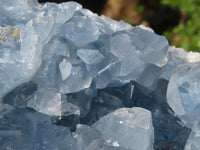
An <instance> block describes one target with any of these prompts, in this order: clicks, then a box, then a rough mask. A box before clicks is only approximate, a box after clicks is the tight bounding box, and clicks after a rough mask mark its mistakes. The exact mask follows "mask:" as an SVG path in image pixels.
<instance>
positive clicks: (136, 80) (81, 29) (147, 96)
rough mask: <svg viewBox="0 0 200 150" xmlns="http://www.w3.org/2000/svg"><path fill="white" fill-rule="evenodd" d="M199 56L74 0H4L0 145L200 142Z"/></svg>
mask: <svg viewBox="0 0 200 150" xmlns="http://www.w3.org/2000/svg"><path fill="white" fill-rule="evenodd" d="M199 62H200V54H199V53H192V52H189V53H188V52H185V51H184V50H183V49H181V48H176V47H171V46H169V44H168V41H167V40H166V39H165V37H163V36H159V35H157V34H155V33H154V31H153V30H152V29H150V28H147V27H144V26H138V27H133V26H131V25H129V24H127V23H125V22H123V21H119V22H118V21H114V20H111V19H109V18H106V17H105V16H98V15H96V14H94V13H92V12H91V11H89V10H87V9H83V8H82V6H81V5H80V4H78V3H75V2H68V3H61V4H55V3H45V4H39V3H38V2H37V0H12V1H11V0H0V100H1V103H0V150H153V149H155V150H161V149H163V150H164V149H173V150H183V149H184V150H198V149H200V136H199V135H200V134H199V132H200V91H199V89H200V76H199V75H200V71H199V68H200V63H199Z"/></svg>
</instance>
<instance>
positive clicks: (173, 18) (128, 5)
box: [39, 0, 200, 51]
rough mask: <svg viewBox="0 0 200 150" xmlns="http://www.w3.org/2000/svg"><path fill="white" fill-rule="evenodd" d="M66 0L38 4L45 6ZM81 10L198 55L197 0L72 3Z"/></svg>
mask: <svg viewBox="0 0 200 150" xmlns="http://www.w3.org/2000/svg"><path fill="white" fill-rule="evenodd" d="M47 1H49V2H56V3H61V2H66V1H67V0H39V2H40V3H44V2H47ZM74 1H76V2H78V3H80V4H82V5H83V7H84V8H87V9H90V10H91V11H93V12H95V13H97V14H99V15H102V14H103V15H105V16H107V17H109V18H112V19H115V20H124V21H125V22H128V23H130V24H132V25H134V26H135V25H140V24H143V25H145V26H149V27H151V28H152V29H153V30H154V31H155V32H156V33H158V34H162V35H165V36H166V37H167V39H168V40H169V43H170V45H176V46H177V47H182V48H184V49H185V50H188V51H200V30H199V29H200V17H199V14H200V9H199V6H200V0H74Z"/></svg>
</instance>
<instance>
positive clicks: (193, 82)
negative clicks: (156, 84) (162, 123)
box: [167, 63, 200, 127]
mask: <svg viewBox="0 0 200 150" xmlns="http://www.w3.org/2000/svg"><path fill="white" fill-rule="evenodd" d="M199 67H200V64H199V63H190V64H185V65H182V66H179V67H178V68H177V69H176V70H175V71H174V73H173V74H172V76H171V78H170V81H169V85H168V88H167V101H168V104H169V105H170V107H171V108H172V110H173V111H174V112H175V114H176V115H178V116H179V117H180V118H181V120H182V121H183V122H184V123H185V124H186V125H187V126H188V127H192V126H193V123H194V121H196V120H200V117H199V114H200V109H199V108H200V98H199V97H200V92H199V88H200V77H199V73H200V71H199V69H198V68H199Z"/></svg>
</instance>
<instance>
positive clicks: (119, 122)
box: [92, 107, 154, 150]
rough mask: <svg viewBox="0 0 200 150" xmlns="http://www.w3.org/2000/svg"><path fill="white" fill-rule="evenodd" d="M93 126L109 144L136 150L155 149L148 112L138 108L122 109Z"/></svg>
mask: <svg viewBox="0 0 200 150" xmlns="http://www.w3.org/2000/svg"><path fill="white" fill-rule="evenodd" d="M92 126H93V127H94V128H95V129H96V130H98V131H99V132H100V134H101V136H102V138H103V139H104V140H105V142H106V143H108V144H111V145H113V144H115V143H118V145H119V146H122V147H125V148H128V149H135V150H151V149H153V137H154V136H153V135H154V133H153V125H152V120H151V113H150V112H149V111H148V110H145V109H142V108H137V107H135V108H121V109H118V110H116V111H114V112H113V113H110V114H108V115H106V116H105V117H103V118H101V119H100V120H99V121H98V122H96V123H95V124H94V125H92ZM124 133H126V134H124ZM141 141H142V142H141Z"/></svg>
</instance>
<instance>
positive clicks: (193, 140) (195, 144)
mask: <svg viewBox="0 0 200 150" xmlns="http://www.w3.org/2000/svg"><path fill="white" fill-rule="evenodd" d="M199 141H200V122H195V123H194V126H193V128H192V131H191V133H190V136H189V138H188V140H187V144H186V145H185V149H184V150H197V149H200V142H199Z"/></svg>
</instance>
